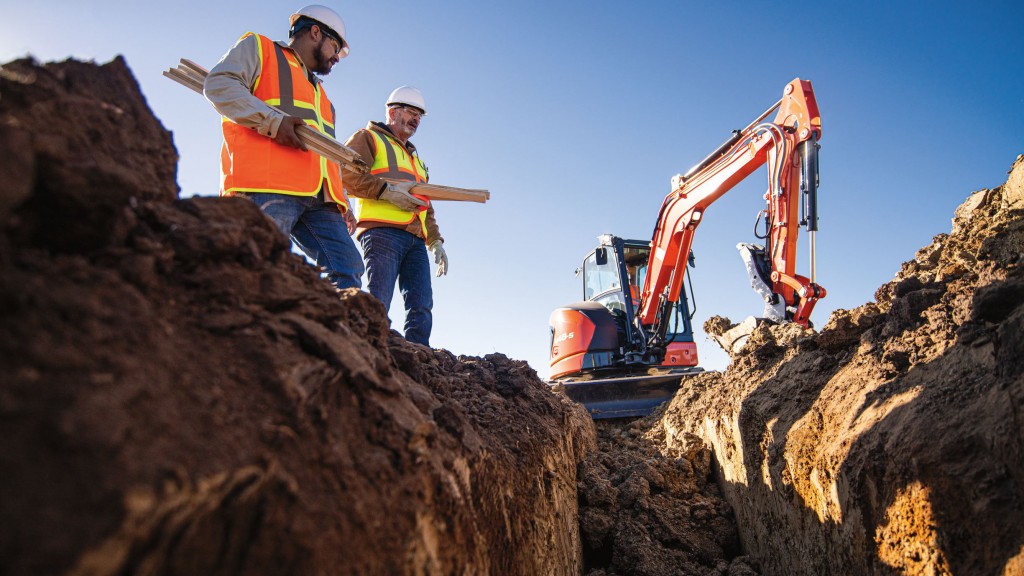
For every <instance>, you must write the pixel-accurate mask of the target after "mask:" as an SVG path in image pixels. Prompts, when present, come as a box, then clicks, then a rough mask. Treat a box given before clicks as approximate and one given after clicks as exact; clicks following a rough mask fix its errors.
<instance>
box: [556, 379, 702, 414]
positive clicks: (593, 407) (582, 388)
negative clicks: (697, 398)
mask: <svg viewBox="0 0 1024 576" xmlns="http://www.w3.org/2000/svg"><path fill="white" fill-rule="evenodd" d="M703 371H704V370H703V368H686V369H682V370H674V371H672V372H669V373H665V374H655V375H646V374H645V375H639V376H618V377H609V378H594V379H592V380H568V381H561V382H553V383H551V388H552V389H553V390H555V391H562V392H563V393H565V395H566V396H568V397H569V398H570V399H571V400H573V401H575V402H579V403H580V404H583V406H584V407H585V408H586V409H587V411H588V412H590V417H591V418H593V419H595V420H600V419H603V418H636V417H640V416H647V415H648V414H650V413H651V412H654V410H655V408H657V407H658V406H660V405H661V404H662V403H663V402H665V401H666V400H671V399H672V396H674V395H675V393H676V390H679V385H680V383H681V382H682V380H683V378H686V377H688V376H693V375H694V374H699V373H700V372H703Z"/></svg>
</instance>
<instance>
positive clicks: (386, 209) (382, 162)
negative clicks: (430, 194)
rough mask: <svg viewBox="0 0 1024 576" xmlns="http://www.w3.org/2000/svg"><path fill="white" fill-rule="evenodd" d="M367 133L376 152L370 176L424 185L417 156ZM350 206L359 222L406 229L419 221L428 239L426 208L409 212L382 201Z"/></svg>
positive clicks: (355, 200)
mask: <svg viewBox="0 0 1024 576" xmlns="http://www.w3.org/2000/svg"><path fill="white" fill-rule="evenodd" d="M368 132H369V133H370V134H371V135H372V136H373V142H374V148H375V149H376V150H375V151H374V154H373V165H372V166H370V173H371V174H374V175H377V176H380V177H381V178H388V179H390V180H408V181H412V182H426V181H427V166H426V165H425V164H424V163H423V161H422V160H420V157H419V154H417V153H415V152H413V153H411V154H410V153H409V151H408V150H407V149H406V148H405V146H403V145H402V143H401V142H399V141H398V140H396V139H394V138H392V137H391V136H390V135H389V134H381V133H379V132H377V131H376V130H368ZM414 196H416V197H417V198H419V199H420V200H423V201H424V202H426V203H427V206H429V205H430V199H429V198H425V197H423V196H418V195H415V194H414ZM352 204H353V207H354V208H355V212H356V219H357V220H358V221H359V222H386V223H388V224H396V225H399V226H406V225H408V224H409V223H410V222H412V221H413V218H417V217H419V219H420V226H421V227H422V228H423V237H424V238H426V237H427V206H424V207H422V208H420V209H419V210H418V211H417V212H408V211H406V210H402V209H400V208H398V207H397V206H395V205H394V204H392V203H391V202H387V201H385V200H374V199H369V198H352Z"/></svg>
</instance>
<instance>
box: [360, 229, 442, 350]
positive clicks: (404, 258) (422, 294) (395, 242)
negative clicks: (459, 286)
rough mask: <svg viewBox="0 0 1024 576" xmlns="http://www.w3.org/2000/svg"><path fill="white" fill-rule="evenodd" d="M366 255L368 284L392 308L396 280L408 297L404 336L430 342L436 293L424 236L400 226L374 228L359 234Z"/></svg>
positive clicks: (375, 294)
mask: <svg viewBox="0 0 1024 576" xmlns="http://www.w3.org/2000/svg"><path fill="white" fill-rule="evenodd" d="M359 242H360V243H362V245H363V256H364V257H365V258H366V288H367V290H369V291H370V294H373V295H374V296H376V297H377V299H378V300H380V301H381V302H383V303H384V308H385V309H390V308H391V298H392V297H393V296H394V295H395V280H397V281H398V288H399V289H400V290H401V291H402V299H403V300H405V339H406V340H408V341H410V342H416V343H418V344H423V345H424V346H430V329H431V327H432V326H433V324H434V317H433V315H432V313H431V312H430V310H431V308H433V307H434V293H433V290H432V289H431V287H430V260H429V259H428V257H427V246H426V244H425V243H424V242H423V239H422V238H419V237H418V236H416V235H415V234H410V233H408V232H406V231H405V230H399V229H398V228H371V229H369V230H367V231H366V232H363V234H362V235H361V236H360V237H359Z"/></svg>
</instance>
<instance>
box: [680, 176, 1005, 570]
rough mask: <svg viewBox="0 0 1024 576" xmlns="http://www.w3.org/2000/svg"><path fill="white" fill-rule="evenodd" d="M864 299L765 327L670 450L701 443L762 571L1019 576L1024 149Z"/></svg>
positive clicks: (714, 324)
mask: <svg viewBox="0 0 1024 576" xmlns="http://www.w3.org/2000/svg"><path fill="white" fill-rule="evenodd" d="M875 297H876V301H875V302H874V303H869V304H866V305H864V306H861V307H859V308H856V309H854V310H849V311H845V310H840V311H837V312H835V313H834V314H833V315H832V317H831V318H830V319H829V321H828V323H827V325H826V326H825V327H824V328H823V329H822V331H821V333H820V334H814V333H813V332H810V331H804V330H801V329H800V328H799V327H796V326H792V325H790V326H770V325H766V324H761V325H759V326H758V327H757V328H755V329H754V331H753V333H752V334H751V336H750V338H749V340H748V341H747V342H746V343H745V344H743V345H742V347H741V348H739V349H738V350H735V351H733V353H732V363H731V364H730V366H729V369H728V370H727V371H726V372H725V373H724V374H718V373H713V374H705V375H702V376H700V377H697V378H693V379H690V380H688V381H687V383H688V387H687V389H686V390H684V391H683V392H681V393H680V394H678V395H677V396H676V398H675V399H674V401H673V403H672V405H671V407H670V408H669V409H668V411H667V413H666V415H665V418H664V420H663V421H662V422H661V426H662V427H663V428H664V429H665V431H666V434H667V438H668V445H669V446H679V447H681V449H682V448H686V447H688V446H690V445H691V444H692V442H693V441H694V439H693V437H692V436H690V434H693V435H696V436H698V437H699V438H700V439H701V440H700V441H701V442H702V443H706V444H707V445H708V446H710V447H711V448H712V450H713V452H714V454H715V458H716V461H717V464H718V466H717V471H718V475H719V480H720V482H721V483H722V485H723V491H724V494H725V496H726V498H727V500H728V501H729V502H730V503H731V504H732V506H733V508H734V509H735V511H736V515H737V521H738V524H739V529H740V534H741V539H742V542H743V546H744V549H745V550H746V551H747V552H748V553H750V554H751V555H752V556H754V557H756V558H758V559H759V560H760V562H761V565H762V567H763V569H764V573H765V574H896V573H900V574H1004V575H1009V574H1024V419H1022V418H1021V405H1022V403H1024V157H1019V158H1018V159H1017V161H1016V162H1015V163H1014V166H1013V168H1012V170H1011V172H1010V177H1009V179H1008V180H1007V183H1006V184H1005V185H1003V186H1001V187H999V188H996V189H994V190H982V191H980V192H976V193H974V194H973V195H972V196H971V197H970V198H969V199H968V200H967V201H966V202H965V203H964V204H963V205H962V206H961V207H960V208H958V209H957V211H956V215H955V218H954V220H953V228H952V230H951V232H950V233H948V234H940V235H939V236H936V237H935V239H934V242H933V243H932V244H931V245H930V246H928V247H926V248H924V249H922V250H920V251H919V252H918V253H917V254H916V256H915V258H914V259H913V260H911V261H909V262H906V263H905V264H904V265H903V267H902V269H901V270H900V272H899V273H898V274H897V276H896V278H895V279H894V280H893V281H892V282H889V283H887V284H886V285H884V286H882V287H881V288H880V289H879V290H878V292H877V293H876V295H875ZM731 326H732V324H731V322H728V321H727V320H724V321H723V319H720V318H718V319H713V321H709V323H708V325H707V326H706V327H705V328H706V329H707V330H709V332H710V331H715V330H717V331H718V332H719V333H721V332H724V331H725V330H727V329H728V328H730V327H731Z"/></svg>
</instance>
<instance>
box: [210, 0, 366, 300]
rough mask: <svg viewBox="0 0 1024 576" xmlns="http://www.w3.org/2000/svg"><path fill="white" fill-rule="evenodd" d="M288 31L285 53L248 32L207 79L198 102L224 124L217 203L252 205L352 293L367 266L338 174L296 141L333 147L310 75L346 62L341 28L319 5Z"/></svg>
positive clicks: (324, 102)
mask: <svg viewBox="0 0 1024 576" xmlns="http://www.w3.org/2000/svg"><path fill="white" fill-rule="evenodd" d="M289 21H290V23H291V28H290V30H289V32H288V37H289V40H288V42H287V43H285V42H280V41H277V42H275V41H273V40H270V39H269V38H267V37H266V36H262V35H260V34H255V33H252V32H249V33H247V34H245V35H244V36H242V38H241V39H239V40H238V42H237V43H236V44H235V45H234V47H232V48H231V50H229V51H228V52H227V54H225V55H224V57H223V58H221V60H220V62H218V63H217V65H216V66H214V67H213V69H212V70H210V73H209V75H208V76H207V78H206V83H205V84H204V86H203V94H204V95H205V96H206V98H207V99H208V100H209V101H210V102H211V103H212V104H213V106H214V108H216V109H217V112H219V113H220V114H221V115H222V116H223V119H222V122H221V127H222V130H223V133H224V143H223V146H222V148H221V195H223V196H236V195H238V196H244V197H246V198H248V199H250V200H252V201H253V202H254V203H256V205H257V206H259V208H260V210H262V211H263V213H264V214H266V215H267V216H269V217H270V218H271V219H272V220H273V221H274V223H275V224H276V225H277V227H278V228H279V229H280V230H281V232H283V233H284V234H285V235H286V236H289V237H290V238H291V239H292V240H293V241H294V242H295V244H296V245H297V246H298V247H299V248H300V249H301V250H302V251H303V252H304V253H305V254H306V255H307V256H308V257H309V258H310V259H311V260H313V261H314V262H316V265H317V266H318V267H319V268H320V269H321V270H325V271H326V272H327V277H328V279H329V280H330V281H331V282H332V283H334V285H335V286H337V287H338V288H352V287H354V288H358V287H360V285H361V284H362V275H363V271H364V266H363V261H362V258H361V257H360V256H359V251H358V250H357V249H356V246H355V243H354V242H353V241H352V238H351V237H350V233H351V232H352V231H353V230H354V228H355V220H354V218H352V216H351V215H349V214H348V199H347V197H346V196H345V191H344V188H343V187H342V183H341V172H340V171H339V169H338V165H337V164H335V163H333V162H328V161H327V160H326V159H325V158H322V157H321V156H319V155H318V154H315V153H313V152H310V151H308V150H307V149H306V147H305V145H303V143H302V141H300V140H299V138H298V136H297V135H296V132H295V130H296V128H297V127H298V126H301V125H303V124H305V125H306V126H308V127H310V128H312V129H314V130H317V131H318V132H321V133H323V134H326V135H328V136H331V137H334V122H335V110H334V106H333V105H332V104H331V101H330V99H329V98H328V97H327V94H326V93H325V92H324V89H323V85H322V83H321V80H320V78H318V76H317V75H320V76H326V75H327V74H330V72H331V69H332V68H333V67H334V65H335V64H337V63H338V61H339V60H340V59H341V58H344V57H345V56H347V55H348V52H349V46H348V42H346V41H345V22H344V21H342V19H341V17H340V16H338V14H337V13H336V12H335V11H334V10H331V9H330V8H327V7H326V6H320V5H317V4H313V5H310V6H306V7H304V8H302V9H300V10H298V11H296V12H295V13H294V14H292V15H291V18H290V20H289ZM271 106H273V107H274V108H276V110H275V109H274V108H271Z"/></svg>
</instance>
